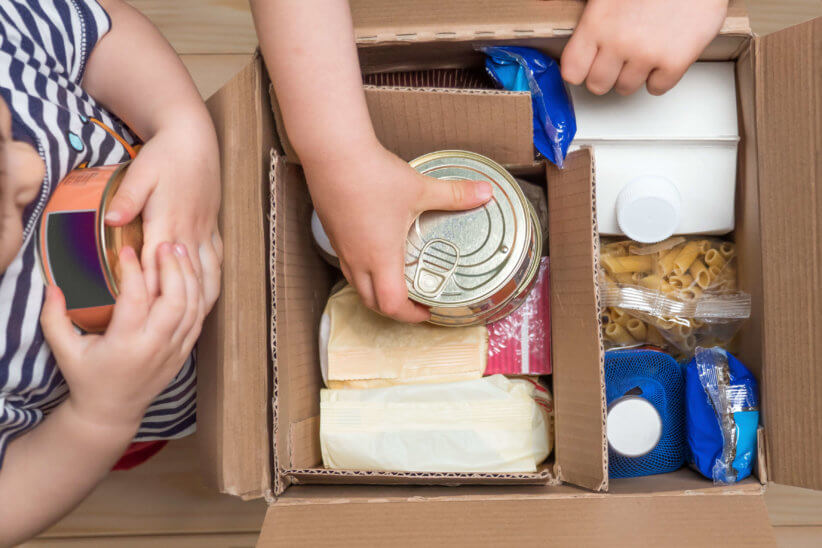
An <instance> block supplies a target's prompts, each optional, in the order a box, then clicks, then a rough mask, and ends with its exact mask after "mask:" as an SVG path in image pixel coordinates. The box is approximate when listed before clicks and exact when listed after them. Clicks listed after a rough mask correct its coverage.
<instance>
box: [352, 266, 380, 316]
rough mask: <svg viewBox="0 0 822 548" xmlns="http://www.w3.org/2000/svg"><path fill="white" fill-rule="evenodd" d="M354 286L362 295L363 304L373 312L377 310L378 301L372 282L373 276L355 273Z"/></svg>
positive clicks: (366, 273)
mask: <svg viewBox="0 0 822 548" xmlns="http://www.w3.org/2000/svg"><path fill="white" fill-rule="evenodd" d="M351 283H352V285H353V286H354V287H355V288H356V290H357V293H359V294H360V299H361V300H362V302H363V304H364V305H365V306H367V307H368V308H370V309H371V310H376V309H377V299H376V298H375V297H374V287H373V285H372V282H371V275H370V274H369V273H368V272H354V273H353V280H352V281H351Z"/></svg>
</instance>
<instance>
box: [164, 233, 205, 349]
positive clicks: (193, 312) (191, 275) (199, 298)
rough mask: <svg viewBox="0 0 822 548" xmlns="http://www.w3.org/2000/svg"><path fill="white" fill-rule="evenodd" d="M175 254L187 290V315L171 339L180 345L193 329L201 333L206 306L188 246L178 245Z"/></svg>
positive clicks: (184, 315)
mask: <svg viewBox="0 0 822 548" xmlns="http://www.w3.org/2000/svg"><path fill="white" fill-rule="evenodd" d="M174 254H175V255H176V256H177V262H178V264H179V265H180V268H181V270H182V273H183V281H184V283H185V289H186V310H185V314H183V318H182V319H181V320H180V323H179V324H178V325H177V329H176V330H175V331H174V335H172V337H171V340H172V341H174V342H175V343H178V342H182V341H183V340H184V339H185V338H186V336H187V335H188V333H189V332H190V331H191V330H192V328H193V327H197V329H196V330H197V331H199V326H200V325H201V324H202V322H201V321H200V320H201V319H202V313H203V309H204V308H205V305H204V299H203V293H202V289H201V286H200V281H199V280H198V279H197V274H196V273H195V272H194V268H193V266H192V264H191V259H190V257H189V255H188V251H187V249H186V246H184V245H183V244H176V245H175V246H174Z"/></svg>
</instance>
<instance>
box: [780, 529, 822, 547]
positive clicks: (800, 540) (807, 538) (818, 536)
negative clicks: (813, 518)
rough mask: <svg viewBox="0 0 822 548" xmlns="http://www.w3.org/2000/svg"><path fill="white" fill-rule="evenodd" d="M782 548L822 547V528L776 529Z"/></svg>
mask: <svg viewBox="0 0 822 548" xmlns="http://www.w3.org/2000/svg"><path fill="white" fill-rule="evenodd" d="M774 534H775V535H776V543H777V544H778V545H779V547H780V548H818V547H819V546H822V527H774Z"/></svg>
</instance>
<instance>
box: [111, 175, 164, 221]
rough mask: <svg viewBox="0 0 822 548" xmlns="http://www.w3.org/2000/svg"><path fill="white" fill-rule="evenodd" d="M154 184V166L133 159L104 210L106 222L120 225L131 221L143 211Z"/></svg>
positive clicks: (155, 182) (155, 180) (155, 177)
mask: <svg viewBox="0 0 822 548" xmlns="http://www.w3.org/2000/svg"><path fill="white" fill-rule="evenodd" d="M156 184H157V176H156V174H155V172H154V167H153V166H152V165H151V164H150V163H149V162H141V161H140V160H139V159H138V160H134V161H133V162H132V163H131V164H130V165H129V166H128V170H127V171H126V174H125V176H124V177H123V182H122V183H120V188H118V189H117V192H116V193H115V194H114V198H112V199H111V203H110V204H109V206H108V211H107V212H106V224H108V225H111V226H122V225H125V224H128V223H130V222H131V221H133V220H134V219H135V218H136V217H137V215H139V214H140V212H141V211H143V208H144V207H145V205H146V202H147V201H148V197H149V196H150V195H151V192H152V190H154V186H155V185H156Z"/></svg>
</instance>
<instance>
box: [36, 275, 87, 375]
mask: <svg viewBox="0 0 822 548" xmlns="http://www.w3.org/2000/svg"><path fill="white" fill-rule="evenodd" d="M40 325H41V326H42V328H43V335H45V337H46V341H48V343H49V347H50V348H51V351H52V353H54V357H55V358H56V359H57V363H58V364H61V365H65V363H66V360H67V358H73V357H77V356H78V355H79V354H80V351H79V349H80V347H81V346H82V345H83V343H84V341H83V336H82V335H80V334H79V333H77V331H75V329H74V325H72V323H71V320H70V319H69V317H68V314H67V312H66V299H65V297H64V296H63V292H62V291H60V289H59V288H58V287H57V286H56V285H50V286H48V287H47V288H46V300H45V302H44V303H43V309H42V311H41V312H40Z"/></svg>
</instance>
